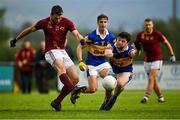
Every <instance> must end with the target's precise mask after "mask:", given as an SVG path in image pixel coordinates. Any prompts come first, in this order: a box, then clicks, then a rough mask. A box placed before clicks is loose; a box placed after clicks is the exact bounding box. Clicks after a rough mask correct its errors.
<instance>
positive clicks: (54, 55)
mask: <svg viewBox="0 0 180 120" xmlns="http://www.w3.org/2000/svg"><path fill="white" fill-rule="evenodd" d="M45 59H46V61H47V62H48V63H50V64H51V65H52V66H53V64H54V61H55V60H57V59H59V60H63V61H64V66H65V68H66V69H67V68H68V67H70V66H73V65H74V63H73V61H72V60H71V58H70V57H69V55H68V54H67V52H66V51H65V50H60V49H53V50H50V51H48V52H46V53H45Z"/></svg>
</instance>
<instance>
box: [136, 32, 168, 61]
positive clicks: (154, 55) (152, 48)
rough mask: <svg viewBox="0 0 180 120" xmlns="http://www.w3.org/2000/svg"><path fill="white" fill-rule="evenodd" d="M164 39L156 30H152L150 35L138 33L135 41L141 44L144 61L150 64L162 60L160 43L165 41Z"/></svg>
mask: <svg viewBox="0 0 180 120" xmlns="http://www.w3.org/2000/svg"><path fill="white" fill-rule="evenodd" d="M165 39H166V38H165V36H164V35H163V34H162V33H161V32H159V31H157V30H153V32H152V33H151V34H147V33H146V32H144V31H143V32H140V33H138V35H137V38H136V40H137V42H140V43H141V44H142V47H143V50H144V53H145V58H144V59H145V61H147V62H152V61H156V60H162V59H163V56H162V53H161V46H160V42H163V41H165Z"/></svg>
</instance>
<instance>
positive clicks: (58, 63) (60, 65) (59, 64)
mask: <svg viewBox="0 0 180 120" xmlns="http://www.w3.org/2000/svg"><path fill="white" fill-rule="evenodd" d="M63 52H64V51H63V50H62V51H61V50H51V51H48V52H47V53H46V54H45V58H46V60H47V61H48V62H49V63H50V64H51V65H52V66H53V67H54V68H55V70H56V71H57V73H58V75H59V78H60V80H61V82H62V83H63V85H64V86H63V88H62V90H61V92H60V94H59V96H58V97H57V98H56V99H55V100H54V101H52V102H51V106H52V107H53V108H55V110H56V111H60V110H61V108H60V107H61V102H62V100H63V99H64V98H65V97H66V96H67V95H68V94H69V93H70V92H71V91H72V90H73V88H74V85H73V84H72V81H71V80H70V79H69V77H68V75H67V74H66V68H65V65H64V59H63V57H64V54H63Z"/></svg>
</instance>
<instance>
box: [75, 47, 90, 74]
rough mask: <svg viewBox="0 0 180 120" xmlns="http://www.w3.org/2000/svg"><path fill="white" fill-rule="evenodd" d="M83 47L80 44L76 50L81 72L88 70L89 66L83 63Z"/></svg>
mask: <svg viewBox="0 0 180 120" xmlns="http://www.w3.org/2000/svg"><path fill="white" fill-rule="evenodd" d="M83 48H84V47H83V46H82V45H81V44H79V45H78V46H77V48H76V53H77V58H78V60H79V69H80V70H81V71H86V70H88V66H87V65H86V64H85V63H84V62H83Z"/></svg>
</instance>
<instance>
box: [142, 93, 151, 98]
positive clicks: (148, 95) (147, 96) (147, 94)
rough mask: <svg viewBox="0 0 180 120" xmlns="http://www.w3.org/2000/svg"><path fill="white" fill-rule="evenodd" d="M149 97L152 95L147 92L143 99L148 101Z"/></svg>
mask: <svg viewBox="0 0 180 120" xmlns="http://www.w3.org/2000/svg"><path fill="white" fill-rule="evenodd" d="M149 97H150V94H149V93H147V92H146V93H145V95H144V97H143V98H144V99H146V100H148V99H149Z"/></svg>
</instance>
